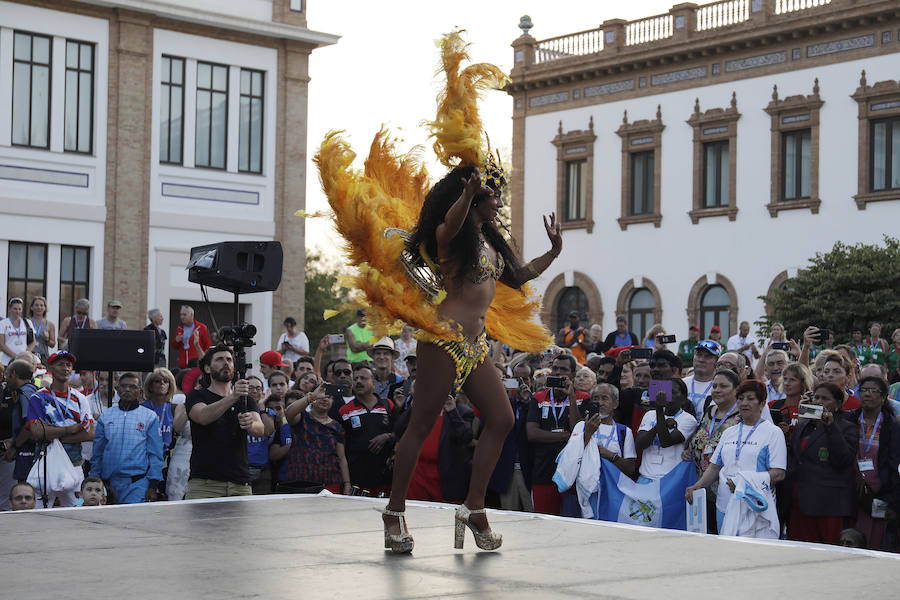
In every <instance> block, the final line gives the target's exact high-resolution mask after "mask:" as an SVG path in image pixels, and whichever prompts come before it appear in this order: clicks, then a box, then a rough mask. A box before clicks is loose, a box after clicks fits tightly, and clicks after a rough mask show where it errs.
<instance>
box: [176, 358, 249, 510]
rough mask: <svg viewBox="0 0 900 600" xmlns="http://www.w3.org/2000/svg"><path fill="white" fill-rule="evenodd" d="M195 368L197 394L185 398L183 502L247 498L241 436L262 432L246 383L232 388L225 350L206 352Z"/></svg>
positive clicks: (230, 361)
mask: <svg viewBox="0 0 900 600" xmlns="http://www.w3.org/2000/svg"><path fill="white" fill-rule="evenodd" d="M200 369H201V370H202V372H203V378H202V380H201V383H202V385H203V389H199V390H192V391H191V392H190V393H189V394H188V395H187V398H186V399H185V407H186V409H187V413H188V418H189V419H190V421H191V437H192V438H193V445H194V447H193V451H192V452H191V478H190V480H189V481H188V487H187V494H186V495H185V498H186V499H188V500H193V499H196V498H221V497H225V496H250V495H252V491H251V488H250V469H249V467H248V462H247V436H248V435H252V436H256V437H260V436H262V435H263V434H264V433H265V427H264V425H263V422H262V419H261V418H260V416H259V408H258V407H257V406H256V405H255V404H254V403H253V401H252V400H251V399H250V398H249V397H248V394H249V387H248V384H247V380H246V379H239V380H238V381H236V382H234V384H232V379H233V378H234V354H232V352H231V350H230V349H229V348H228V346H225V345H224V344H219V345H217V346H214V347H213V348H210V349H209V350H207V351H206V354H204V355H203V359H202V360H201V361H200Z"/></svg>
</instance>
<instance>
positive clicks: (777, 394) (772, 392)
mask: <svg viewBox="0 0 900 600" xmlns="http://www.w3.org/2000/svg"><path fill="white" fill-rule="evenodd" d="M766 390H767V392H768V395H769V396H774V398H773V400H781V399H782V398H787V394H785V393H784V392H779V391H777V390H776V389H775V386H774V385H772V382H771V381H767V382H766Z"/></svg>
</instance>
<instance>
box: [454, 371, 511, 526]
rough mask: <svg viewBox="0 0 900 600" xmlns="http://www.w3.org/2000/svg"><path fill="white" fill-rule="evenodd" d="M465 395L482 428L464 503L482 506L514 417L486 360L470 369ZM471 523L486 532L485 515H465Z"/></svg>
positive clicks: (471, 505)
mask: <svg viewBox="0 0 900 600" xmlns="http://www.w3.org/2000/svg"><path fill="white" fill-rule="evenodd" d="M463 391H464V392H465V393H466V397H468V398H469V400H471V401H472V403H474V404H475V405H476V406H477V407H478V409H479V410H480V411H481V415H482V418H483V421H484V423H485V426H484V429H482V431H481V436H480V437H479V438H478V445H477V446H475V456H474V457H473V458H472V479H471V481H470V483H469V493H468V495H467V496H466V502H465V504H466V506H468V507H469V508H470V509H472V510H475V509H479V508H484V495H485V493H487V486H488V481H489V480H490V478H491V474H492V473H493V472H494V467H496V466H497V460H498V459H499V458H500V452H501V450H503V444H504V442H506V436H507V435H509V432H510V430H511V429H512V427H513V424H514V421H515V417H514V416H513V412H512V407H511V406H510V404H509V396H507V394H506V390H505V389H504V387H503V383H502V382H501V380H500V373H499V372H498V371H497V368H496V367H495V366H494V365H493V364H491V362H490V361H489V360H486V361H485V362H483V363H481V364H480V365H478V367H477V368H476V369H475V370H474V371H472V374H471V375H469V378H468V379H467V380H466V382H465V383H464V384H463ZM469 519H470V520H471V521H472V524H473V525H475V526H476V527H478V528H479V529H480V530H481V531H487V530H489V529H490V526H489V525H488V522H487V517H486V516H485V515H483V514H476V515H472V516H470V517H469Z"/></svg>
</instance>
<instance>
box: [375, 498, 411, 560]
mask: <svg viewBox="0 0 900 600" xmlns="http://www.w3.org/2000/svg"><path fill="white" fill-rule="evenodd" d="M380 512H381V514H383V515H387V516H389V517H397V518H398V519H400V533H399V534H397V533H388V530H387V529H386V528H385V530H384V547H385V549H389V550H390V551H391V552H393V553H395V554H407V553H409V552H412V549H413V546H414V545H415V543H414V542H413V536H412V535H410V533H409V530H408V529H407V528H406V512H405V511H404V512H397V511H393V510H388V509H386V508H385V509H384V510H382V511H380Z"/></svg>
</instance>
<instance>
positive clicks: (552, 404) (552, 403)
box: [550, 390, 569, 429]
mask: <svg viewBox="0 0 900 600" xmlns="http://www.w3.org/2000/svg"><path fill="white" fill-rule="evenodd" d="M568 405H569V399H568V398H566V399H565V401H564V402H563V403H562V404H561V405H560V406H559V412H556V398H554V397H553V390H550V412H552V413H553V420H554V421H556V428H557V429H559V418H560V417H561V416H562V414H563V411H565V410H566V407H567V406H568Z"/></svg>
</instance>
